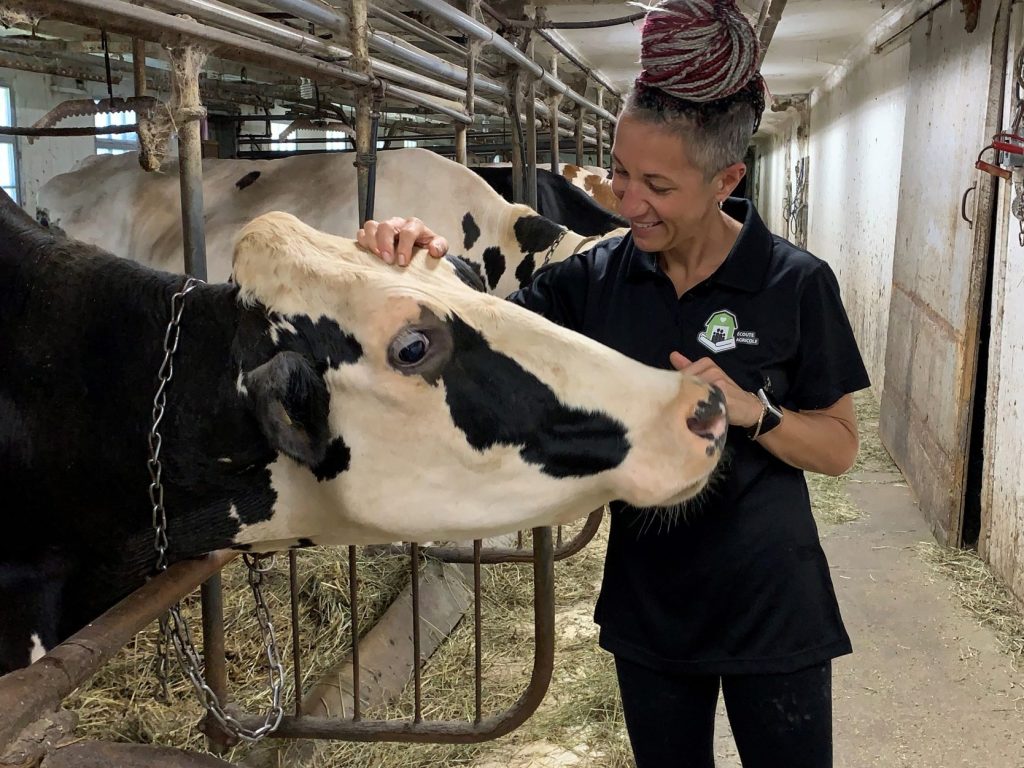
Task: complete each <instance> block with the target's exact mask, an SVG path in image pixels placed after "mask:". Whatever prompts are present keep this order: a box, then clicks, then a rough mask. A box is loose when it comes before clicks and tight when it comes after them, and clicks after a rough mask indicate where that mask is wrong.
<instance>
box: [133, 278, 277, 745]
mask: <svg viewBox="0 0 1024 768" xmlns="http://www.w3.org/2000/svg"><path fill="white" fill-rule="evenodd" d="M201 282H202V281H201V280H198V279H196V278H194V277H189V278H188V279H186V280H185V283H184V285H182V287H181V289H180V290H179V291H178V292H177V293H175V294H174V295H173V296H172V297H171V318H170V320H169V321H168V323H167V330H166V331H165V332H164V359H163V362H162V363H161V364H160V369H159V371H158V372H157V379H158V382H159V383H158V385H157V390H156V396H155V397H154V398H153V425H152V427H150V430H149V462H148V465H147V466H148V468H149V477H150V484H149V500H150V502H151V503H152V505H153V532H154V541H153V548H154V549H155V550H156V571H157V573H162V572H163V571H166V570H167V546H168V544H167V511H166V509H165V508H164V486H163V464H162V462H161V460H160V449H161V448H162V446H163V438H162V436H161V435H160V422H161V421H162V420H163V418H164V411H165V409H166V408H167V385H168V384H170V382H171V379H172V378H173V377H174V353H175V352H177V350H178V341H179V339H180V337H181V315H182V312H183V311H184V309H185V297H186V296H187V295H188V294H189V293H191V292H192V291H193V290H195V288H196V287H197V286H198V285H199V284H200V283H201ZM244 560H245V564H246V566H247V567H248V569H249V574H248V579H249V587H250V588H251V589H252V594H253V601H254V602H255V606H256V607H255V612H256V620H257V622H258V623H259V625H260V631H261V633H262V635H263V647H264V650H265V652H266V656H267V665H268V683H269V686H270V711H269V712H267V715H266V718H265V719H264V721H263V725H261V726H260V727H259V728H256V729H248V728H246V727H244V726H243V725H242V724H241V723H239V722H238V720H236V719H235V718H234V717H232V716H231V715H230V714H228V712H227V711H226V710H225V709H224V706H223V705H222V704H221V702H220V699H219V698H218V697H217V694H216V693H214V691H213V689H212V688H210V686H209V685H208V684H207V682H206V680H205V678H204V677H203V672H202V659H201V658H200V656H199V653H198V652H197V651H196V647H195V643H193V642H192V633H191V632H190V631H189V628H188V624H187V623H186V622H185V618H184V617H183V616H182V614H181V603H175V604H174V605H173V606H171V608H170V609H169V610H168V611H167V613H166V614H165V615H164V616H163V617H161V619H160V643H159V644H160V646H161V647H162V648H163V649H164V650H166V649H167V647H168V645H173V646H174V650H175V653H176V655H177V657H178V663H179V664H180V666H181V670H182V672H184V673H185V676H186V677H188V679H189V680H190V681H191V683H192V687H193V688H195V691H196V694H197V695H198V696H199V699H200V701H201V702H202V705H203V707H205V709H206V711H207V712H208V713H209V714H210V716H211V717H213V719H214V720H216V721H217V723H218V724H219V725H220V726H221V727H222V728H223V729H224V730H225V731H227V732H228V733H230V734H232V735H233V736H235V737H237V738H239V739H241V740H243V741H247V742H250V743H251V742H256V741H259V740H260V739H262V738H263V737H264V736H266V735H267V734H269V733H271V732H273V731H274V730H276V729H277V726H278V725H280V724H281V718H282V717H283V716H284V708H283V707H282V706H281V691H282V690H283V688H284V667H283V665H282V664H281V657H280V654H279V653H278V649H277V638H276V637H275V635H274V624H273V622H272V621H271V616H270V609H269V608H268V606H267V601H266V599H265V598H264V596H263V588H262V587H263V576H264V574H265V573H266V572H267V571H269V570H270V569H271V568H273V563H274V561H273V558H272V557H270V558H267V557H264V556H259V555H253V556H250V555H245V556H244ZM267 560H269V562H266V561H267ZM161 655H162V656H163V654H161ZM158 676H159V677H160V682H161V685H162V686H163V689H164V693H165V695H166V692H167V686H166V662H165V659H164V658H162V659H161V662H160V663H159V668H158Z"/></svg>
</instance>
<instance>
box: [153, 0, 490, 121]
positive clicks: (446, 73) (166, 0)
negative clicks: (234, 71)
mask: <svg viewBox="0 0 1024 768" xmlns="http://www.w3.org/2000/svg"><path fill="white" fill-rule="evenodd" d="M146 4H147V5H150V6H155V7H158V8H162V9H164V10H166V11H168V12H171V13H187V14H189V15H191V16H194V17H195V18H196V19H198V20H200V21H203V22H206V23H209V24H213V25H216V26H218V27H222V28H224V29H226V30H228V31H231V32H240V33H243V34H246V35H251V36H253V37H255V38H257V39H259V40H262V41H265V42H271V43H274V44H276V45H281V46H282V47H284V48H287V49H288V50H291V51H295V52H297V53H301V54H305V55H310V56H317V57H319V58H322V59H325V60H327V61H337V60H342V59H344V60H347V59H350V58H351V57H352V56H353V52H352V51H350V50H349V49H347V48H343V47H341V46H339V45H335V44H333V43H328V42H326V41H324V40H321V39H320V38H318V37H315V36H313V35H309V34H306V33H304V32H300V31H298V30H295V29H291V28H290V27H286V26H284V25H282V24H277V23H275V22H273V21H269V20H267V19H264V18H262V17H260V16H257V15H256V14H254V13H249V12H248V11H244V10H241V9H239V8H235V7H234V6H231V5H228V4H227V3H222V2H220V1H219V0H146ZM346 29H348V26H347V25H346ZM362 39H363V42H364V44H365V41H366V37H365V35H364V36H363V38H362ZM406 54H407V55H406V56H405V59H407V60H408V61H407V63H409V64H412V65H417V66H419V67H420V68H421V69H425V70H427V71H428V72H430V73H431V74H432V75H433V76H434V77H435V78H438V79H440V80H444V81H446V82H449V83H455V84H456V85H463V84H464V82H465V78H464V76H460V73H459V72H457V71H455V70H453V69H452V65H450V64H448V62H443V64H444V65H445V66H440V65H437V66H435V67H434V68H431V65H432V64H433V63H434V62H433V61H432V60H429V59H424V60H422V61H421V60H420V59H419V58H417V55H418V54H417V53H416V52H414V51H407V52H406ZM396 55H397V54H396ZM423 56H427V54H425V53H423ZM434 58H435V59H436V57H434ZM370 61H371V64H372V66H373V69H374V71H375V72H376V73H377V74H378V75H380V76H381V77H383V78H385V79H387V80H390V81H393V82H396V83H403V84H405V85H407V86H410V87H413V88H417V89H419V90H423V91H424V92H426V93H432V94H434V95H436V96H442V97H444V98H458V96H457V94H459V93H460V91H459V90H458V89H456V88H454V87H452V86H446V85H443V84H442V83H438V82H435V81H434V80H431V79H429V78H425V77H423V76H421V75H418V74H416V73H415V72H410V71H409V70H408V69H406V68H404V67H401V66H398V65H395V64H392V63H390V62H386V61H379V60H376V59H371V60H370ZM437 61H439V62H440V61H443V60H441V59H437ZM446 67H447V68H446ZM491 91H492V93H494V94H498V95H500V94H501V93H502V91H501V88H500V86H498V85H497V84H495V87H492V88H491ZM481 101H482V108H483V109H484V110H486V109H487V104H488V103H489V102H487V101H486V100H481ZM494 109H497V107H494Z"/></svg>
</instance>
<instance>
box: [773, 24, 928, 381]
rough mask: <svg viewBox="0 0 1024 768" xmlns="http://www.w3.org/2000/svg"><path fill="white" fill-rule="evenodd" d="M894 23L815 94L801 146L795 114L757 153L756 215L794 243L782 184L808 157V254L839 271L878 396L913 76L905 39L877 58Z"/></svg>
mask: <svg viewBox="0 0 1024 768" xmlns="http://www.w3.org/2000/svg"><path fill="white" fill-rule="evenodd" d="M904 24H905V20H904V19H903V18H902V16H901V15H900V16H897V15H895V14H892V15H890V16H887V17H885V18H883V19H882V21H881V22H880V23H879V24H878V25H877V26H876V28H875V29H873V30H871V32H870V33H869V34H868V35H867V37H866V39H865V40H864V41H863V43H862V44H861V45H859V46H858V47H857V48H856V49H855V50H853V51H851V52H850V53H849V55H848V57H847V59H846V60H845V61H844V62H842V63H841V64H839V65H837V66H836V67H835V68H834V69H833V70H832V72H831V73H830V74H829V76H828V77H827V78H826V79H825V81H824V82H823V83H822V84H821V85H820V86H819V87H817V88H815V89H814V91H812V93H811V94H810V99H809V112H808V114H807V116H806V118H805V119H806V120H808V124H809V129H808V135H807V138H806V140H805V141H802V140H801V138H800V136H799V135H798V127H799V124H800V121H801V115H800V114H799V113H798V112H797V111H796V110H794V109H790V110H789V111H788V112H787V113H786V120H785V122H784V123H783V124H782V125H781V126H780V127H779V128H778V130H777V131H776V133H775V134H774V135H773V136H771V137H767V138H765V139H762V140H761V142H760V144H759V149H760V150H761V152H762V153H763V155H762V156H763V158H764V162H763V165H762V169H763V175H764V177H765V178H764V179H763V180H762V181H763V183H762V190H761V194H762V197H761V200H762V215H763V216H764V217H765V221H766V222H767V223H768V226H769V228H770V229H772V231H773V232H777V233H779V234H781V235H783V236H786V237H790V239H794V237H795V233H794V232H792V231H791V229H790V226H789V224H788V223H787V221H786V219H785V217H784V215H783V208H784V200H785V198H786V196H787V188H786V183H787V180H788V181H790V183H792V182H793V176H794V166H795V164H796V162H797V160H798V159H799V158H800V157H801V156H804V155H806V156H807V157H808V158H809V160H808V167H809V177H808V201H807V202H808V212H807V219H808V223H807V248H808V250H810V251H811V252H812V253H814V254H815V255H817V256H819V257H821V258H822V259H824V260H825V261H827V262H828V263H829V264H830V265H831V267H832V269H833V270H834V271H835V273H836V275H837V277H838V279H839V283H840V286H841V288H842V292H843V301H844V303H845V305H846V309H847V312H848V313H849V315H850V321H851V323H852V325H853V329H854V332H855V333H856V335H857V340H858V342H859V344H860V348H861V352H862V354H863V356H864V361H865V364H866V365H867V368H868V372H869V373H870V375H871V381H872V384H873V386H874V388H875V391H876V394H880V393H881V390H882V384H883V381H884V377H885V354H886V338H887V327H888V321H889V303H890V292H891V284H892V264H893V253H894V251H895V238H896V214H897V208H898V193H899V185H900V174H901V172H900V168H901V158H902V151H903V123H904V119H905V112H906V88H907V82H908V77H909V59H910V46H909V44H908V39H907V38H906V37H904V38H897V39H896V40H895V41H894V42H893V43H892V44H889V45H887V46H884V47H883V48H882V49H881V50H880V51H879V52H877V53H876V52H875V50H874V48H875V45H874V43H875V41H877V40H884V39H886V38H888V37H889V36H890V34H891V30H892V29H893V28H896V29H898V28H900V27H902V26H903V25H904Z"/></svg>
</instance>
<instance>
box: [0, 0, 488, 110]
mask: <svg viewBox="0 0 1024 768" xmlns="http://www.w3.org/2000/svg"><path fill="white" fill-rule="evenodd" d="M161 1H162V2H167V1H168V0H161ZM205 1H206V2H209V0H205ZM5 3H6V5H7V7H8V8H17V9H24V10H29V9H33V10H36V11H43V12H44V13H46V14H47V15H48V16H49V17H51V18H53V19H57V20H60V21H66V22H71V23H75V24H79V25H82V26H88V27H96V26H98V25H102V26H104V27H106V29H107V30H108V31H109V32H115V33H118V34H123V35H128V36H133V37H143V38H146V37H147V36H148V37H151V38H152V39H159V38H160V37H161V36H162V35H164V34H171V35H182V36H184V37H187V38H192V39H195V40H202V41H204V42H207V43H209V44H211V45H212V46H213V48H214V50H215V51H217V52H219V55H221V56H223V57H224V58H228V59H236V60H239V61H249V62H253V63H257V64H266V63H267V62H272V63H274V64H275V65H276V66H282V67H284V68H286V69H287V71H290V72H294V73H296V74H300V75H304V76H306V77H309V78H312V79H317V80H329V81H340V82H346V83H352V84H354V85H357V86H359V85H368V84H369V79H368V78H366V77H365V76H363V75H359V74H358V73H355V72H352V71H351V70H349V69H346V68H345V67H341V66H338V65H337V64H332V63H330V62H325V61H320V60H319V59H314V58H311V57H309V56H304V55H302V54H299V53H295V52H293V51H290V50H284V49H282V48H280V47H276V46H274V45H271V44H268V43H265V42H263V41H262V40H254V39H251V38H249V37H245V36H244V35H239V34H235V33H233V32H229V31H226V30H221V29H216V28H213V27H209V26H206V25H203V24H200V23H198V22H195V21H192V20H191V19H183V18H179V17H176V16H171V15H169V14H166V13H161V12H159V11H154V10H152V9H151V8H144V7H142V6H137V5H132V4H130V3H128V2H124V0H5ZM405 75H406V77H407V78H408V79H410V80H414V81H416V82H417V83H420V82H422V83H423V85H425V86H429V88H427V87H421V86H419V85H417V87H418V88H420V89H421V90H422V91H425V92H428V93H430V92H434V91H436V90H437V89H440V88H449V86H441V85H440V84H434V83H431V82H430V81H429V80H427V79H426V78H421V77H418V76H415V75H414V74H413V73H405ZM431 89H433V90H431ZM452 90H454V89H452ZM455 93H456V94H457V95H456V98H458V95H459V94H460V93H461V92H459V91H457V90H456V91H455ZM388 94H389V95H390V96H393V97H394V98H396V99H398V100H400V101H406V102H409V103H411V104H416V105H418V106H421V107H425V108H427V109H429V110H432V111H434V112H437V113H439V114H443V115H446V116H448V117H450V118H451V119H453V120H457V121H458V122H467V121H468V120H469V117H468V116H467V115H466V113H465V112H463V111H461V110H457V109H452V108H451V107H449V106H448V105H446V104H442V103H440V102H437V101H434V100H433V99H430V98H428V97H427V96H425V95H423V93H421V92H417V91H415V90H410V89H408V88H404V87H401V86H397V85H389V87H388ZM444 98H450V97H449V96H448V94H447V93H446V94H445V96H444ZM484 101H485V105H484V109H483V110H481V111H489V112H490V111H493V114H500V111H501V110H500V109H499V108H498V107H497V106H496V105H494V104H492V103H488V102H486V100H484ZM480 106H481V105H480V104H479V103H478V105H477V108H478V109H479V108H480Z"/></svg>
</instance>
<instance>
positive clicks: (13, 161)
mask: <svg viewBox="0 0 1024 768" xmlns="http://www.w3.org/2000/svg"><path fill="white" fill-rule="evenodd" d="M0 125H14V105H13V103H12V101H11V89H10V88H8V87H7V86H3V85H0ZM15 140H16V139H15V137H14V136H0V187H3V190H4V192H6V193H7V194H8V195H10V196H11V199H12V200H14V202H16V203H17V202H19V200H18V152H17V145H16V144H15Z"/></svg>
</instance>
